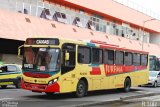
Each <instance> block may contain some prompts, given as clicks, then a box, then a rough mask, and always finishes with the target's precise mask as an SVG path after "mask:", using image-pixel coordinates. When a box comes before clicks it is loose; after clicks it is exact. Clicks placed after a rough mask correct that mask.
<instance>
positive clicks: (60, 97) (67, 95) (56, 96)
mask: <svg viewBox="0 0 160 107" xmlns="http://www.w3.org/2000/svg"><path fill="white" fill-rule="evenodd" d="M138 90H140V89H131V91H130V92H129V93H131V92H134V91H138ZM120 93H124V92H123V91H120V90H118V89H112V90H100V91H92V92H88V95H87V96H86V97H92V96H101V95H110V94H120ZM24 97H27V98H36V99H43V100H64V99H68V98H76V96H75V94H74V93H65V94H53V95H51V96H47V95H46V94H44V93H42V94H40V95H29V96H24Z"/></svg>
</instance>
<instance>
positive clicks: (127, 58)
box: [124, 52, 132, 65]
mask: <svg viewBox="0 0 160 107" xmlns="http://www.w3.org/2000/svg"><path fill="white" fill-rule="evenodd" d="M124 64H125V65H132V53H130V52H125V53H124Z"/></svg>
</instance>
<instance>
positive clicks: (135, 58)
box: [133, 53, 140, 66]
mask: <svg viewBox="0 0 160 107" xmlns="http://www.w3.org/2000/svg"><path fill="white" fill-rule="evenodd" d="M133 65H136V66H139V65H140V54H138V53H134V54H133Z"/></svg>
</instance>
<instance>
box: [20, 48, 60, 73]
mask: <svg viewBox="0 0 160 107" xmlns="http://www.w3.org/2000/svg"><path fill="white" fill-rule="evenodd" d="M23 69H24V70H30V71H31V70H32V71H36V72H38V71H39V72H41V71H48V72H52V71H54V72H55V71H59V69H60V49H58V48H33V47H26V48H24V58H23Z"/></svg>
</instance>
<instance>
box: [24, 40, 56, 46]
mask: <svg viewBox="0 0 160 107" xmlns="http://www.w3.org/2000/svg"><path fill="white" fill-rule="evenodd" d="M25 44H27V45H59V39H57V38H28V39H27V40H26V43H25Z"/></svg>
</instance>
